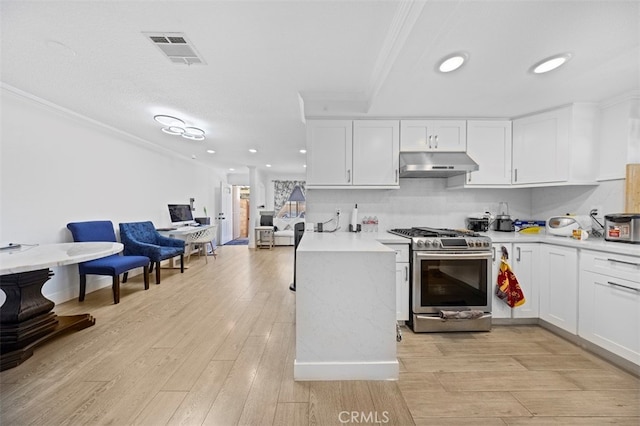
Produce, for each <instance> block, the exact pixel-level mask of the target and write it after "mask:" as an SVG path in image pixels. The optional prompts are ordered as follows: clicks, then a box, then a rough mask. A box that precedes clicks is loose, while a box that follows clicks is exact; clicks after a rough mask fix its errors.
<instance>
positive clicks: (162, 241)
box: [120, 222, 184, 284]
mask: <svg viewBox="0 0 640 426" xmlns="http://www.w3.org/2000/svg"><path fill="white" fill-rule="evenodd" d="M120 240H122V243H123V244H124V254H125V255H140V256H147V257H148V258H149V259H151V262H152V263H151V268H150V269H149V272H153V266H154V264H155V267H156V284H160V262H161V261H163V260H166V259H171V258H174V257H176V256H180V272H184V241H182V240H178V239H175V238H168V237H163V236H162V235H160V234H159V233H158V231H156V228H155V227H154V226H153V223H151V222H130V223H121V224H120Z"/></svg>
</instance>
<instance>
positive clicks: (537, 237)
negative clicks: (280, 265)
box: [299, 231, 640, 257]
mask: <svg viewBox="0 0 640 426" xmlns="http://www.w3.org/2000/svg"><path fill="white" fill-rule="evenodd" d="M479 234H481V235H485V236H487V237H489V238H491V241H492V242H494V243H498V244H499V243H544V244H553V245H557V246H564V247H573V248H579V249H585V250H598V251H604V252H608V253H616V254H624V255H628V256H639V257H640V244H627V243H615V242H610V241H605V240H604V239H602V238H594V237H590V238H588V239H586V240H584V241H580V240H576V239H573V238H569V237H558V236H556V235H547V234H546V233H545V232H544V231H542V232H541V233H539V234H521V233H519V232H496V231H490V232H479ZM304 235H305V238H303V239H302V241H301V242H300V247H302V248H303V250H309V251H323V250H328V251H379V250H381V248H380V247H379V246H380V245H379V244H376V242H378V243H382V244H410V243H411V240H410V239H409V238H406V237H401V236H399V235H395V234H390V233H389V232H386V231H381V232H358V233H353V232H333V233H328V232H323V233H317V232H305V234H304ZM306 236H309V238H306ZM303 243H304V245H303ZM300 247H299V248H300Z"/></svg>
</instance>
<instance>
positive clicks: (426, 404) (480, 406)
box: [402, 390, 532, 421]
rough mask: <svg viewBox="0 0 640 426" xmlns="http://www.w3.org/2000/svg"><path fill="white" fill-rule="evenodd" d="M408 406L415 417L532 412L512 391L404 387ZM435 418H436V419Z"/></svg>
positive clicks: (492, 415)
mask: <svg viewBox="0 0 640 426" xmlns="http://www.w3.org/2000/svg"><path fill="white" fill-rule="evenodd" d="M402 394H403V395H404V397H405V399H406V400H407V406H408V407H409V411H411V415H412V416H413V418H414V419H416V420H417V419H420V418H439V417H513V416H531V415H532V413H531V412H529V411H528V410H527V409H526V408H525V407H524V405H523V404H521V403H520V402H519V401H518V400H517V399H516V398H514V397H513V396H512V395H511V394H510V393H509V392H444V393H442V392H433V391H430V390H423V391H405V392H402ZM434 421H435V419H434Z"/></svg>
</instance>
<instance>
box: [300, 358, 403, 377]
mask: <svg viewBox="0 0 640 426" xmlns="http://www.w3.org/2000/svg"><path fill="white" fill-rule="evenodd" d="M399 374H400V365H399V363H398V360H395V361H379V362H298V360H295V361H294V363H293V378H294V380H296V381H306V380H398V376H399Z"/></svg>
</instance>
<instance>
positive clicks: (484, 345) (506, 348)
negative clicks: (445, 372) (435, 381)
mask: <svg viewBox="0 0 640 426" xmlns="http://www.w3.org/2000/svg"><path fill="white" fill-rule="evenodd" d="M436 346H437V347H438V349H440V351H441V352H442V354H443V355H444V356H451V355H455V356H463V355H467V356H478V355H519V354H525V355H533V354H541V355H547V354H551V353H552V352H550V351H549V350H548V349H546V348H545V347H544V346H542V345H541V344H540V343H538V342H465V343H436Z"/></svg>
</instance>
